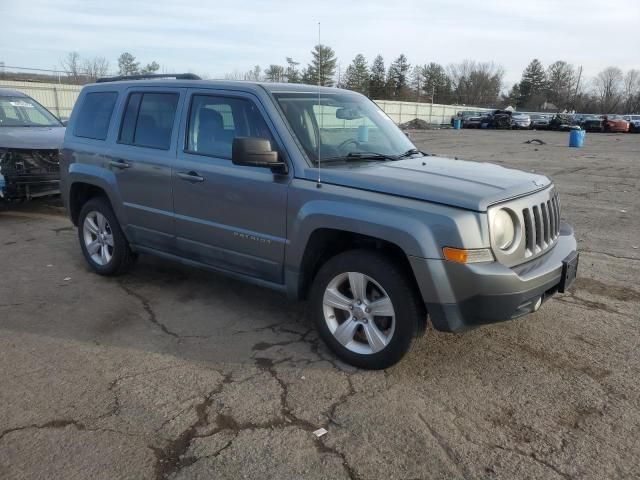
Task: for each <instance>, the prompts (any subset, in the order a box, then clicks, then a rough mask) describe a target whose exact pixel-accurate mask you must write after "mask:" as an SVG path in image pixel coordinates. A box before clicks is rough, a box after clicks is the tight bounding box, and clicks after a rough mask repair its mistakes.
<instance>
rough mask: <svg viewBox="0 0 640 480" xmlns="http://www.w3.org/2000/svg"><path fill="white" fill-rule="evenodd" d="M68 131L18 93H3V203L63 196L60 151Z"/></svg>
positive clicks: (0, 94) (0, 172)
mask: <svg viewBox="0 0 640 480" xmlns="http://www.w3.org/2000/svg"><path fill="white" fill-rule="evenodd" d="M64 132H65V127H64V125H63V124H62V122H61V121H60V120H58V119H57V118H56V117H55V116H54V115H53V114H52V113H51V112H49V110H47V109H46V108H45V107H43V106H42V105H40V104H39V103H38V102H36V101H35V100H34V99H33V98H31V97H29V96H28V95H25V94H24V93H22V92H19V91H17V90H9V89H4V88H2V89H0V200H4V201H13V200H25V199H26V200H30V199H31V198H35V197H41V196H45V195H54V194H58V193H59V192H60V190H59V183H60V164H59V160H58V151H59V149H60V147H61V146H62V141H63V139H64Z"/></svg>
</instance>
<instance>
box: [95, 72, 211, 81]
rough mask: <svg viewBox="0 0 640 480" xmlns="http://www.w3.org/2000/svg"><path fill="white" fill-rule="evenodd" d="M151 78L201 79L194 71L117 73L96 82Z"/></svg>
mask: <svg viewBox="0 0 640 480" xmlns="http://www.w3.org/2000/svg"><path fill="white" fill-rule="evenodd" d="M151 78H175V79H176V80H202V79H201V78H200V77H199V76H198V75H196V74H195V73H149V74H144V73H143V74H140V75H118V76H117V77H102V78H98V79H97V80H96V83H105V82H118V81H120V80H148V79H151Z"/></svg>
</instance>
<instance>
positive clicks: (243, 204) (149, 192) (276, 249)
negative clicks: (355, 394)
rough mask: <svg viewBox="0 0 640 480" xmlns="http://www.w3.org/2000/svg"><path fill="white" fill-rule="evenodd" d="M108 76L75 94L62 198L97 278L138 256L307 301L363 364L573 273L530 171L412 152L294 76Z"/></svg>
mask: <svg viewBox="0 0 640 480" xmlns="http://www.w3.org/2000/svg"><path fill="white" fill-rule="evenodd" d="M172 77H175V78H172V79H151V80H148V79H135V80H129V81H120V80H122V79H105V81H101V82H98V83H96V84H94V85H88V86H86V87H85V88H83V90H82V92H81V94H80V97H79V98H78V101H77V103H76V105H75V107H74V109H73V113H72V115H71V118H70V120H69V125H68V128H67V132H66V137H65V141H64V146H63V150H62V155H61V166H60V169H61V174H62V179H61V191H62V192H63V198H64V202H65V205H66V206H67V209H68V211H69V214H70V216H71V220H72V221H73V223H74V224H75V225H77V226H78V237H79V241H80V248H81V249H82V253H83V254H84V257H85V258H86V261H87V262H88V263H89V265H90V266H91V268H92V269H93V270H95V271H96V272H97V273H99V274H101V275H115V274H119V273H122V272H123V271H125V270H126V269H127V268H128V267H130V266H131V264H132V263H133V261H134V260H135V258H136V255H137V254H138V253H152V254H154V255H159V256H161V257H164V258H167V259H173V260H177V261H180V262H183V263H186V264H189V265H194V266H198V267H204V268H208V269H211V270H215V271H217V272H222V273H225V274H227V275H230V276H232V277H235V278H239V279H243V280H246V281H249V282H252V283H255V284H258V285H262V286H266V287H270V288H274V289H276V290H280V291H282V292H286V293H287V294H288V296H290V297H291V298H297V299H308V300H309V302H308V307H309V311H310V315H311V316H312V317H313V319H314V322H315V325H316V327H317V329H318V331H319V334H320V335H321V337H322V338H323V339H324V341H325V342H326V343H327V344H328V345H329V347H330V348H331V349H332V350H333V351H334V352H335V354H336V355H338V356H339V357H340V358H342V359H343V360H345V361H346V362H349V363H351V364H353V365H356V366H359V367H362V368H372V369H377V368H385V367H387V366H389V365H392V364H393V363H395V362H397V361H398V360H399V359H400V358H401V357H402V356H403V355H404V354H405V353H406V352H407V350H408V349H409V348H410V346H411V345H412V343H413V341H414V339H415V337H416V336H417V335H418V334H420V333H421V332H423V331H424V330H425V324H426V319H427V315H429V317H430V318H431V321H432V323H433V326H434V327H435V328H436V329H438V330H444V331H452V332H457V331H461V330H464V329H467V328H470V327H474V326H477V325H481V324H486V323H491V322H497V321H501V320H507V319H512V318H516V317H519V316H521V315H524V314H527V313H530V312H533V311H535V310H537V309H538V307H540V305H541V304H542V302H544V301H545V300H546V299H548V298H549V297H550V296H551V295H553V294H554V293H555V292H564V291H565V290H566V289H567V288H568V287H569V285H570V284H571V282H572V281H573V279H574V278H575V275H576V270H577V264H578V254H577V252H576V240H575V238H574V235H573V230H572V228H571V227H570V226H569V225H568V224H566V223H564V222H563V221H561V219H560V202H559V200H558V194H557V191H556V189H555V188H554V186H553V184H552V183H551V181H550V180H549V179H548V178H547V177H544V176H542V175H536V174H533V173H526V172H522V171H517V170H511V169H507V168H503V167H500V166H497V165H491V164H486V163H476V162H469V161H461V160H452V159H448V158H441V157H437V156H431V155H428V154H425V153H423V152H421V151H419V150H418V149H417V148H415V146H414V145H413V144H412V143H411V141H410V140H409V138H407V136H405V135H404V134H403V133H402V132H401V131H400V130H399V129H398V127H397V126H396V125H395V124H394V122H393V121H392V120H391V119H389V117H387V116H386V115H385V113H384V112H382V111H381V110H380V109H379V108H378V107H377V106H376V105H375V104H374V103H373V102H371V101H370V100H368V99H367V98H366V97H364V96H362V95H359V94H357V93H353V92H349V91H346V90H340V89H336V88H318V87H313V86H307V85H293V84H276V83H252V82H231V81H205V80H198V79H197V78H194V77H195V76H193V75H188V74H187V75H173V76H172Z"/></svg>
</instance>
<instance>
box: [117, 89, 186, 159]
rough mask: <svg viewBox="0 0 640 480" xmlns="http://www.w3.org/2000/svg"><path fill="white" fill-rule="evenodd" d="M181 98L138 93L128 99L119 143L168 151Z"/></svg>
mask: <svg viewBox="0 0 640 480" xmlns="http://www.w3.org/2000/svg"><path fill="white" fill-rule="evenodd" d="M179 98H180V97H179V95H178V94H177V93H151V92H136V93H132V94H131V95H129V99H128V101H127V106H126V108H125V111H124V116H123V119H122V125H121V127H120V137H119V140H118V141H119V142H120V143H125V144H128V145H135V146H139V147H148V148H157V149H161V150H169V147H170V144H171V132H172V130H173V124H174V121H175V116H176V108H177V106H178V99H179Z"/></svg>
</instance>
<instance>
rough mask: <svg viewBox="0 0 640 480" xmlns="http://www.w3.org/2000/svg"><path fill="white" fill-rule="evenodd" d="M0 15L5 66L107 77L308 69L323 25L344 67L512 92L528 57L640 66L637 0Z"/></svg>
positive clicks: (18, 6) (102, 6)
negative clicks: (471, 75)
mask: <svg viewBox="0 0 640 480" xmlns="http://www.w3.org/2000/svg"><path fill="white" fill-rule="evenodd" d="M0 18H1V19H2V27H1V28H0V62H2V61H4V62H5V64H6V65H12V66H25V67H35V68H53V67H56V66H59V59H60V58H62V57H63V56H64V55H65V54H66V53H67V52H69V51H73V50H75V51H78V52H79V53H80V54H81V55H82V56H83V57H93V56H104V57H106V58H107V59H108V60H109V62H110V65H111V69H112V70H114V71H115V70H117V61H116V60H117V57H118V55H119V54H120V53H122V52H123V51H129V52H131V53H132V54H134V55H135V56H136V57H137V59H138V60H139V61H141V62H142V63H143V64H145V63H147V62H150V61H152V60H155V61H157V62H158V63H160V64H161V65H162V66H163V68H164V69H166V70H168V71H176V72H178V71H193V72H197V73H204V74H207V75H209V76H212V77H221V76H223V75H224V74H225V73H226V72H231V71H233V70H239V71H245V70H249V69H251V68H252V66H253V65H256V64H259V65H261V66H262V67H266V66H268V65H269V64H270V63H280V64H283V63H284V62H285V57H286V56H291V57H293V58H294V59H295V60H297V61H300V62H301V63H302V65H305V64H306V63H307V62H308V61H309V59H310V50H311V48H312V47H313V45H314V44H316V43H317V34H318V32H317V23H318V22H321V24H322V43H325V44H327V45H330V46H331V47H333V48H334V50H335V51H336V54H337V56H338V59H339V62H340V64H341V67H342V70H343V71H344V69H345V68H346V66H347V64H348V63H349V62H350V61H351V60H352V59H353V57H354V56H355V55H356V54H357V53H363V54H364V55H365V56H366V57H367V59H368V60H369V61H370V60H372V59H373V57H374V56H375V55H376V54H378V53H381V54H382V55H383V56H384V58H385V62H386V65H387V66H388V65H389V63H390V62H391V60H393V59H394V58H395V57H397V56H398V55H399V54H400V53H404V54H405V55H407V57H408V58H409V61H410V62H411V63H412V64H416V63H420V64H423V63H428V62H431V61H436V62H439V63H442V64H444V65H447V64H449V63H452V62H460V61H462V60H464V59H473V60H478V61H493V62H496V63H498V64H501V65H502V66H504V68H505V69H506V72H507V75H506V81H507V83H508V84H510V83H513V82H514V81H517V80H518V79H519V78H520V74H521V73H522V70H523V69H524V67H525V66H526V65H527V63H528V62H529V61H530V60H531V59H532V58H534V57H537V58H539V59H540V60H541V61H542V62H543V63H544V64H545V66H546V65H548V64H549V63H551V62H553V61H555V60H558V59H563V60H567V61H569V62H571V63H574V64H576V65H582V66H583V67H584V71H585V74H586V75H587V76H593V75H595V74H596V73H597V72H598V71H599V70H601V69H603V68H605V67H607V66H609V65H615V66H618V67H620V68H622V69H623V70H627V69H630V68H640V46H639V44H638V35H639V33H640V0H615V1H611V0H576V1H574V0H561V1H557V0H527V1H520V0H482V1H478V0H458V1H456V2H454V1H451V0H422V1H414V0H401V1H391V0H366V1H360V0H351V1H349V0H316V1H306V0H297V1H284V0H264V1H259V0H250V1H245V0H234V1H226V0H215V1H211V0H210V1H207V0H175V1H169V0H142V1H140V0H0Z"/></svg>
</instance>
